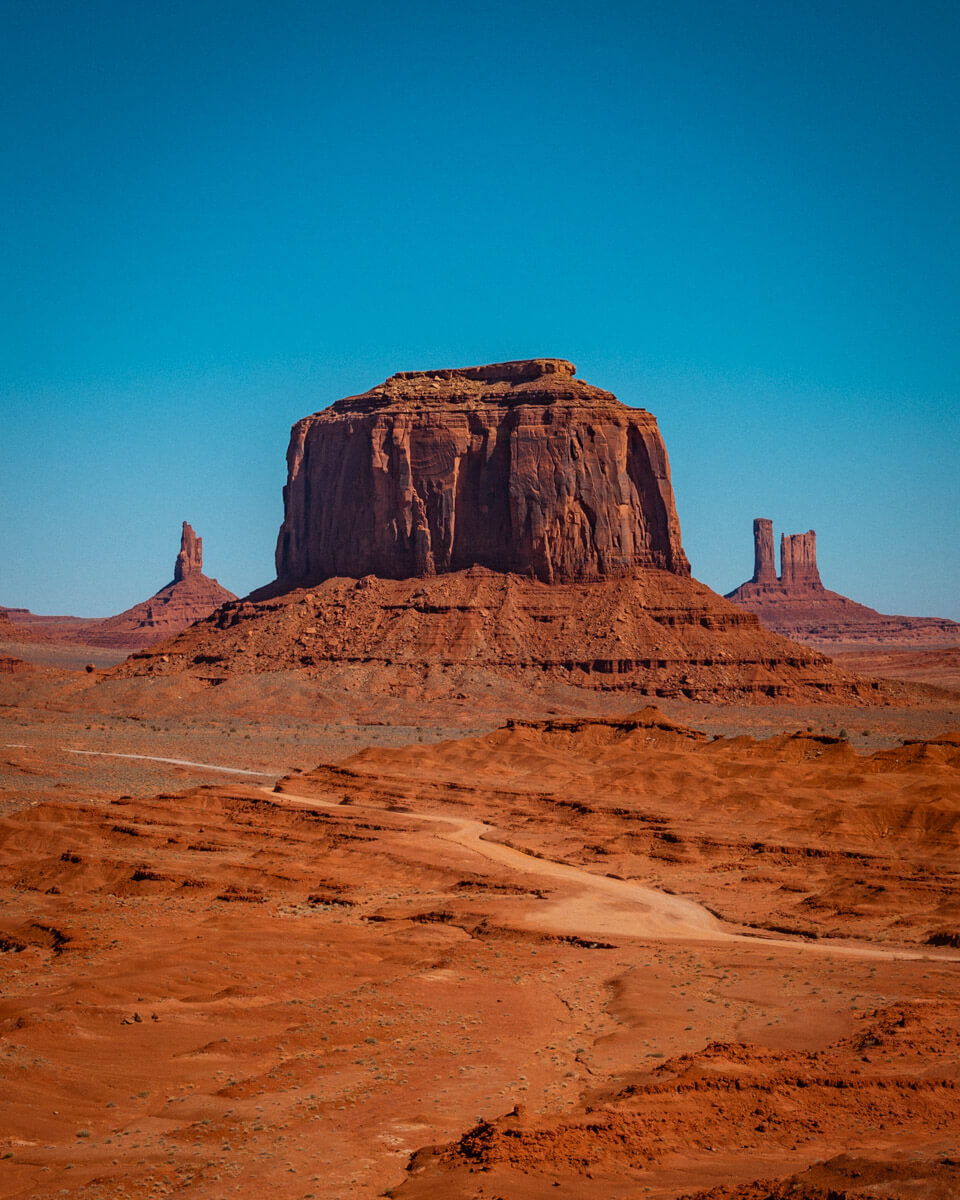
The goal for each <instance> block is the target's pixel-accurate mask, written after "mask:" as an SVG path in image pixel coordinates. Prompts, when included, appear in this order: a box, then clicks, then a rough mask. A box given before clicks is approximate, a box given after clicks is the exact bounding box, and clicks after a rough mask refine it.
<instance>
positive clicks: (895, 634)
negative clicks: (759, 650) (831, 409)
mask: <svg viewBox="0 0 960 1200" xmlns="http://www.w3.org/2000/svg"><path fill="white" fill-rule="evenodd" d="M753 547H754V568H753V578H752V579H749V580H748V581H747V582H746V583H742V584H741V585H740V586H739V587H738V588H735V589H734V590H733V591H732V592H727V593H726V599H727V600H732V601H733V603H734V604H739V605H740V607H741V608H745V609H746V610H747V611H748V612H752V613H754V614H755V615H756V616H757V618H758V619H759V621H760V623H761V624H762V625H764V626H766V628H767V629H770V630H772V631H773V632H774V633H779V634H781V635H783V636H784V637H789V638H792V639H794V641H799V642H809V643H812V644H814V645H818V646H823V645H827V644H830V643H834V642H848V643H850V642H854V643H857V642H863V643H878V644H883V643H894V642H909V643H917V644H918V645H929V644H930V643H932V642H941V641H942V642H950V643H952V642H960V624H958V623H957V622H956V621H950V620H948V619H947V618H945V617H904V616H891V615H887V614H885V613H880V612H877V610H876V609H873V608H868V607H867V605H865V604H858V603H857V602H856V601H855V600H850V599H849V598H848V597H846V596H842V595H841V594H840V593H839V592H832V591H830V590H828V589H827V588H825V587H824V586H823V583H822V581H821V579H820V571H819V569H818V567H817V535H816V533H815V532H814V530H812V529H809V530H807V532H806V533H791V534H782V535H781V537H780V575H779V577H778V576H777V568H776V563H775V561H774V541H773V522H772V521H771V520H769V519H767V518H766V517H757V518H756V519H755V520H754V522H753Z"/></svg>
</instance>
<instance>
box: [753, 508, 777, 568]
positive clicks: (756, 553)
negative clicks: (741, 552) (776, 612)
mask: <svg viewBox="0 0 960 1200" xmlns="http://www.w3.org/2000/svg"><path fill="white" fill-rule="evenodd" d="M752 582H753V583H776V582H777V566H776V563H775V562H774V557H773V522H772V521H769V520H767V518H766V517H757V519H756V520H755V521H754V523H753V580H752Z"/></svg>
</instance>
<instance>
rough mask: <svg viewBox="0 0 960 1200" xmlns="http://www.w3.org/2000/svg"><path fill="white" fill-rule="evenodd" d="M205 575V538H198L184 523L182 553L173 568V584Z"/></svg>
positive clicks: (181, 537) (181, 539)
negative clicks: (190, 576)
mask: <svg viewBox="0 0 960 1200" xmlns="http://www.w3.org/2000/svg"><path fill="white" fill-rule="evenodd" d="M202 573H203V538H198V537H197V535H196V534H195V533H194V532H193V529H192V528H191V527H190V526H189V525H188V524H187V523H186V521H184V523H183V532H182V533H181V534H180V553H179V554H178V555H177V561H176V563H175V565H174V568H173V582H174V583H180V582H182V580H184V579H186V578H187V576H188V575H201V574H202Z"/></svg>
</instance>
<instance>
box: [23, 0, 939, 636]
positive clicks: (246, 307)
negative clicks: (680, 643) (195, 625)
mask: <svg viewBox="0 0 960 1200" xmlns="http://www.w3.org/2000/svg"><path fill="white" fill-rule="evenodd" d="M958 62H960V6H958V5H957V4H956V3H955V0H950V2H944V3H937V2H933V0H915V2H912V3H907V0H895V2H893V0H874V2H871V3H866V2H863V0H859V2H858V0H848V2H843V3H839V4H838V3H836V0H831V2H830V3H825V2H821V0H778V2H776V3H774V2H772V0H725V2H723V3H720V2H719V0H710V2H706V0H703V2H699V3H685V2H684V0H658V2H656V3H644V2H642V0H636V2H633V3H616V2H604V0H591V2H590V3H577V2H564V0H551V2H550V3H540V2H525V0H511V2H509V3H499V2H495V3H482V4H473V5H459V4H454V3H451V2H450V0H444V2H442V3H439V2H438V3H420V2H417V0H409V2H404V3H398V2H397V0H390V2H385V3H350V2H349V0H347V2H346V3H341V4H336V5H334V4H327V3H323V2H322V0H310V2H306V0H303V2H300V0H270V2H269V3H267V2H266V0H263V2H259V3H252V2H249V0H248V2H244V0H232V2H230V3H227V2H226V0H222V2H220V3H210V2H205V0H163V2H162V3H161V2H159V0H138V2H136V3H131V2H130V0H122V2H119V0H117V2H106V0H84V2H83V3H77V2H76V0H6V2H5V3H4V4H3V5H2V6H0V78H2V79H3V90H2V96H3V103H2V105H0V179H2V185H0V262H2V272H0V406H2V418H3V419H2V426H0V428H2V434H0V504H2V521H0V564H2V566H0V602H2V603H5V604H14V605H26V606H28V607H30V608H32V609H33V610H34V611H37V612H70V613H77V614H80V615H100V616H105V615H107V614H109V613H112V612H116V611H119V610H121V609H123V608H125V607H127V606H128V605H130V604H132V603H135V602H137V601H139V600H142V599H144V598H145V597H146V596H148V595H149V594H150V593H152V592H153V591H155V590H156V589H157V588H158V587H160V586H161V585H162V584H164V583H165V582H167V580H168V579H169V578H170V577H171V575H172V568H173V560H174V556H175V553H176V550H177V537H178V533H179V526H180V522H181V520H183V519H187V520H189V521H191V522H192V524H193V525H194V526H195V527H196V529H197V530H198V532H199V533H201V535H202V536H203V538H204V544H205V551H206V564H205V565H206V569H207V571H208V573H209V574H213V575H215V576H217V577H218V578H219V579H220V581H221V583H223V584H224V585H226V586H228V587H230V588H232V589H233V590H234V591H237V592H240V593H243V592H246V591H248V590H250V589H251V588H253V587H255V586H258V585H260V584H262V583H265V582H267V581H268V580H269V579H270V578H272V575H273V548H274V542H275V539H276V533H277V528H278V526H279V524H280V520H281V516H282V504H281V495H280V490H281V487H282V485H283V482H284V478H285V465H284V453H285V449H286V443H287V437H288V433H289V427H290V425H291V424H292V422H293V421H295V420H296V419H298V418H299V417H301V416H303V415H305V414H306V413H309V412H313V411H315V410H317V409H319V408H322V407H325V406H326V405H327V404H329V403H331V402H332V401H333V400H335V399H337V398H338V397H340V396H342V395H346V394H349V393H354V392H358V391H362V390H365V389H366V388H367V387H370V386H371V385H373V384H374V383H376V382H378V381H379V380H381V379H383V378H385V377H386V376H387V375H389V374H392V373H393V372H394V371H397V370H409V369H416V368H424V367H432V366H455V365H464V364H470V363H479V362H490V361H496V360H501V359H510V358H526V357H531V356H535V355H549V356H557V357H564V358H570V359H572V360H573V361H574V362H576V363H577V365H578V367H579V370H580V374H581V375H582V376H583V378H585V379H587V380H588V381H590V382H592V383H596V384H598V385H600V386H602V387H606V388H609V389H611V390H612V391H615V392H616V393H617V394H618V395H619V396H620V398H621V399H622V400H624V401H625V402H626V403H628V404H634V405H638V406H642V407H645V408H649V409H651V410H652V411H653V412H654V413H656V414H657V416H658V418H659V420H660V424H661V428H662V429H663V432H664V435H665V437H666V441H667V447H668V450H669V453H670V456H671V460H672V465H673V476H674V484H675V488H676V492H677V498H678V506H679V510H680V519H681V525H682V529H683V534H684V543H685V546H686V549H687V552H688V554H689V556H690V559H691V561H692V563H693V568H694V573H695V574H696V575H697V576H698V577H699V578H700V579H703V580H704V581H705V582H707V583H708V584H710V585H711V586H713V587H715V588H717V589H718V590H721V591H725V590H728V589H730V588H731V587H733V586H735V585H736V584H738V583H740V582H741V581H742V580H743V579H744V578H746V577H747V576H748V575H749V574H750V572H751V569H752V534H751V520H752V518H753V517H755V516H768V517H771V518H773V520H774V522H775V526H776V528H777V531H778V533H779V531H780V530H784V529H785V530H786V531H788V532H796V531H802V530H806V529H807V528H810V527H813V528H815V529H816V530H817V533H818V539H819V548H820V565H821V573H822V575H823V578H824V581H825V582H826V584H827V586H830V587H834V588H836V589H837V590H839V591H842V592H844V593H846V594H847V595H850V596H852V597H854V598H855V599H857V600H861V601H863V602H866V603H869V604H872V605H874V606H876V607H879V608H881V609H883V610H885V611H893V612H904V613H910V614H916V615H944V616H951V617H954V618H958V619H960V566H958V561H960V554H958V547H960V482H958V478H960V472H958V469H957V462H958V450H960V405H958V391H960V387H958V385H960V371H958V366H960V328H958V326H960V320H958V317H960V289H958V260H960V256H958V250H960V218H958V212H960V195H958V192H960V189H958V174H960V132H958V118H960V98H958V97H960V93H958V85H957V63H958Z"/></svg>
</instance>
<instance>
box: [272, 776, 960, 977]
mask: <svg viewBox="0 0 960 1200" xmlns="http://www.w3.org/2000/svg"><path fill="white" fill-rule="evenodd" d="M260 790H261V791H263V792H265V793H267V795H269V796H270V797H271V799H272V800H273V801H274V802H284V801H285V802H288V803H291V804H293V805H295V806H297V807H306V808H326V809H336V810H338V811H339V812H341V813H342V812H344V811H348V812H349V811H350V810H355V811H357V812H367V813H371V812H373V813H377V815H378V816H380V817H383V816H388V815H390V810H387V809H383V808H379V807H376V806H374V805H369V806H368V805H362V804H354V803H352V802H351V803H350V804H349V805H344V804H341V803H340V802H339V801H336V802H335V801H332V800H321V799H319V798H318V797H315V796H298V795H296V794H295V793H292V792H275V791H273V789H271V788H266V787H264V788H261V789H260ZM397 815H402V816H403V817H404V818H406V819H413V820H417V821H428V822H430V823H432V824H438V825H445V826H447V827H448V831H447V832H440V831H438V832H437V833H436V835H435V836H437V837H439V838H441V839H442V840H444V841H447V842H453V843H455V844H456V845H458V846H463V847H464V848H466V849H467V850H471V851H473V852H474V853H476V854H479V855H482V856H483V857H484V858H486V859H490V860H491V861H493V862H497V863H501V864H503V865H505V866H508V867H513V868H514V869H515V870H518V871H523V872H524V873H525V874H526V875H536V876H540V877H541V878H544V879H550V880H553V881H558V880H559V881H562V883H563V884H565V885H567V886H566V887H565V888H564V889H563V891H562V894H561V895H560V896H559V897H552V898H551V899H550V900H548V901H546V902H540V903H538V905H537V909H536V912H535V913H531V914H529V915H528V916H527V918H526V923H527V924H529V925H531V926H535V927H536V928H538V929H543V930H547V931H549V932H551V933H561V934H573V935H576V936H580V937H584V936H586V937H590V936H593V937H597V936H610V935H613V936H620V937H637V938H652V939H669V940H679V941H701V942H702V941H723V942H741V943H743V944H745V945H751V946H754V947H755V946H758V945H763V946H778V947H786V948H787V949H789V950H794V951H801V952H807V953H810V952H812V953H815V954H842V955H846V956H851V957H855V958H876V959H886V960H891V959H899V960H906V961H918V962H960V955H955V954H943V953H940V954H932V953H927V952H920V951H912V950H887V949H881V948H880V947H873V946H862V945H857V944H853V943H850V942H842V941H818V942H808V941H801V940H799V939H797V940H787V939H786V938H768V937H763V936H760V935H753V934H744V933H739V932H737V931H736V930H735V929H731V928H730V927H729V926H728V925H726V924H725V923H724V922H723V921H721V920H719V919H718V918H717V917H715V916H713V914H712V913H710V912H709V911H708V910H707V909H705V908H704V907H703V906H702V905H700V904H697V903H696V901H694V900H686V899H684V898H683V897H680V896H673V895H670V894H669V893H667V892H661V891H658V890H657V889H656V888H649V887H645V886H644V885H643V884H640V883H634V882H633V881H631V880H627V879H612V878H610V877H609V876H607V875H597V874H595V873H594V872H592V871H588V870H585V869H584V868H582V867H574V866H570V865H569V864H567V863H559V862H554V861H553V860H552V859H548V858H538V857H536V856H535V855H533V854H527V853H525V852H524V851H522V850H516V849H514V848H513V847H512V846H507V845H504V844H503V843H502V842H497V841H491V840H490V835H491V834H494V835H495V834H497V833H498V832H499V831H498V830H497V828H496V826H494V825H488V824H487V823H486V822H485V821H475V820H472V819H470V818H466V817H445V816H439V815H437V814H435V813H416V812H412V811H410V810H407V809H404V811H403V813H402V814H397Z"/></svg>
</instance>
